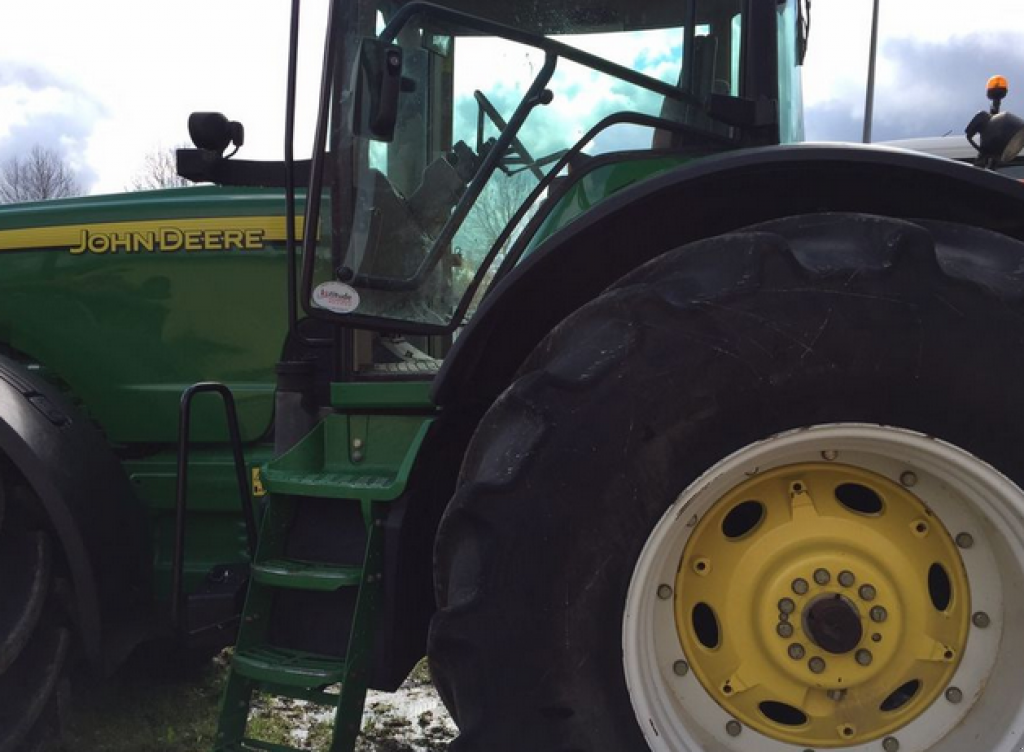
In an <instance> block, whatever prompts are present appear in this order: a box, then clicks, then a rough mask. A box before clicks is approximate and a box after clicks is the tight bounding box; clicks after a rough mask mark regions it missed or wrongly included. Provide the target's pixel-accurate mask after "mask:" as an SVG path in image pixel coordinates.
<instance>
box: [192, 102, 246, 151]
mask: <svg viewBox="0 0 1024 752" xmlns="http://www.w3.org/2000/svg"><path fill="white" fill-rule="evenodd" d="M188 135H189V136H190V137H191V138H192V143H194V144H195V145H196V146H197V147H198V148H200V149H203V150H205V151H212V152H215V153H216V154H223V153H224V150H225V149H227V148H228V147H229V146H231V145H232V144H233V145H234V146H235V151H238V147H240V146H241V145H242V144H244V143H245V128H244V127H243V126H242V124H241V123H239V122H238V121H236V120H228V119H227V118H226V117H224V115H222V114H221V113H219V112H193V113H192V114H191V115H189V116H188Z"/></svg>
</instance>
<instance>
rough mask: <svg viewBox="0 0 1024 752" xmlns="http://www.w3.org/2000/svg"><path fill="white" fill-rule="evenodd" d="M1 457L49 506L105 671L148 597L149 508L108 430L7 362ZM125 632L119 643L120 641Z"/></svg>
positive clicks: (0, 399) (0, 366)
mask: <svg viewBox="0 0 1024 752" xmlns="http://www.w3.org/2000/svg"><path fill="white" fill-rule="evenodd" d="M0 452H2V453H3V455H4V456H6V458H7V459H8V460H10V462H11V463H12V464H13V465H14V466H15V467H16V468H17V470H18V471H19V472H20V473H21V474H22V476H23V477H24V479H25V481H26V482H27V483H28V484H29V485H30V486H31V487H32V490H33V491H35V493H36V495H37V496H38V498H39V500H40V504H41V506H42V508H43V509H42V511H43V513H44V514H45V517H46V520H47V522H48V523H49V525H50V526H51V527H52V530H53V533H54V534H55V535H56V537H57V539H58V541H59V542H60V545H61V549H62V553H63V556H64V560H65V562H66V565H67V571H68V574H69V576H70V578H71V581H72V584H73V586H74V606H75V609H74V612H75V615H76V626H77V629H78V633H79V636H80V637H81V642H82V645H83V647H84V649H85V653H86V656H87V657H88V658H89V660H90V662H92V663H93V664H94V665H96V666H97V667H99V668H101V669H103V670H106V669H108V668H110V666H109V664H110V663H111V661H112V660H113V658H112V654H113V653H114V652H115V651H116V652H117V653H118V654H120V653H122V652H123V651H125V650H127V649H128V647H130V646H125V645H119V644H115V643H116V642H117V641H118V640H120V641H124V639H126V637H127V632H126V630H128V629H129V627H130V625H133V624H139V623H140V622H141V621H142V620H141V618H140V617H141V616H142V615H143V614H142V613H140V611H139V608H140V606H143V605H144V604H145V603H147V601H148V594H149V593H148V589H149V581H150V571H149V570H150V567H149V563H148V558H147V556H146V548H147V543H146V538H145V536H144V535H143V532H144V517H143V514H142V509H141V506H140V504H139V503H138V501H137V500H136V497H135V494H134V492H133V491H132V487H131V483H130V481H129V479H128V477H127V475H126V474H125V472H124V469H123V467H122V466H121V463H120V462H119V461H118V459H117V458H116V457H115V455H114V453H113V451H112V450H111V449H110V447H109V445H108V444H107V442H106V440H105V439H104V437H103V436H102V434H101V433H100V432H99V430H98V429H97V428H96V427H95V426H94V425H93V424H92V423H91V422H90V421H89V420H88V419H87V418H85V417H84V416H83V415H82V414H81V412H80V411H79V410H76V409H75V408H74V407H73V406H72V405H70V404H69V403H68V402H67V400H66V399H65V398H64V397H63V396H62V395H61V393H60V392H59V391H58V390H57V389H55V388H54V387H53V386H51V385H49V384H47V383H45V382H44V381H43V380H42V379H40V378H38V377H37V376H35V375H33V374H31V373H30V372H29V371H28V370H27V369H26V368H25V367H23V366H22V365H20V364H19V363H17V362H16V361H13V360H11V359H9V358H6V357H2V356H0ZM115 635H116V637H115Z"/></svg>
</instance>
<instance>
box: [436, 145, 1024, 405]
mask: <svg viewBox="0 0 1024 752" xmlns="http://www.w3.org/2000/svg"><path fill="white" fill-rule="evenodd" d="M581 176H582V174H581V173H576V174H574V175H573V179H579V178H580V177H581ZM550 203H554V202H550ZM821 212H857V213H865V214H876V215H882V216H888V217H897V218H919V219H938V220H944V221H949V222H958V223H962V224H966V225H972V226H974V227H982V228H987V229H990V230H994V231H996V232H1001V233H1003V234H1005V235H1009V236H1011V237H1015V238H1024V185H1021V184H1020V183H1018V182H1017V181H1014V180H1010V179H1007V178H1006V177H1003V176H1000V175H997V174H995V173H991V172H987V171H984V170H981V169H978V168H976V167H972V166H969V165H964V164H960V163H957V162H953V161H950V160H948V159H943V158H940V157H934V156H929V155H924V154H918V153H914V152H909V151H904V150H900V149H893V148H887V147H873V146H871V147H869V146H859V145H838V144H835V145H813V144H807V145H798V146H773V147H765V148H760V149H750V150H746V151H737V152H731V153H728V154H722V155H718V156H714V157H707V158H705V159H701V160H698V161H694V162H692V163H689V164H687V165H684V166H681V167H679V168H676V169H674V170H672V171H670V172H666V173H663V174H661V175H659V176H657V177H654V178H650V179H648V180H646V181H643V182H641V183H637V184H635V185H633V186H630V187H628V188H626V189H624V190H622V191H620V192H619V193H617V194H615V195H614V196H611V197H610V198H607V199H605V200H604V201H602V202H601V203H599V204H598V205H597V206H596V207H595V208H593V209H591V210H590V211H589V212H588V213H586V214H584V215H582V216H581V217H580V218H579V219H577V220H575V221H573V222H572V223H570V224H569V225H567V226H566V227H563V228H562V229H560V230H559V231H558V232H556V233H554V234H553V235H552V236H551V237H549V238H547V239H545V240H544V241H543V243H541V244H540V245H539V246H538V247H537V248H536V249H534V250H533V251H532V252H530V253H529V255H527V256H526V257H525V258H524V259H523V260H522V261H520V262H519V263H518V265H517V266H516V267H515V268H513V269H511V270H510V271H507V272H506V273H504V274H503V275H502V276H501V278H500V280H499V281H498V282H497V283H496V284H495V286H494V287H493V288H492V289H491V290H490V291H489V292H488V294H487V295H486V296H485V298H484V300H483V302H482V304H481V305H480V307H479V309H478V310H477V313H476V315H475V316H474V318H473V319H472V320H471V321H470V322H469V324H468V325H467V326H466V328H465V330H464V331H463V332H462V333H461V334H460V335H459V337H458V339H457V340H456V341H455V344H454V346H453V348H452V350H451V351H450V352H449V354H448V356H447V357H446V358H445V361H444V365H443V367H442V369H441V371H440V373H439V374H438V378H437V380H436V381H435V383H434V387H433V393H432V396H433V399H434V401H435V402H436V403H437V404H438V405H441V406H445V405H456V404H457V405H460V406H468V405H475V406H477V407H480V406H486V405H487V404H490V402H492V401H493V400H494V399H495V398H496V397H497V395H498V394H500V393H501V391H502V390H504V388H505V387H506V386H507V385H508V384H509V383H511V381H512V379H513V377H514V374H515V373H516V370H517V369H518V368H519V365H520V364H521V363H522V362H523V361H524V360H525V358H526V356H527V355H528V354H529V353H530V352H531V351H532V350H533V348H534V347H535V346H536V344H537V343H538V342H540V340H541V339H542V338H543V337H544V336H545V335H546V334H547V333H548V332H549V331H551V330H552V329H553V328H554V327H555V326H556V325H557V324H558V323H559V322H560V321H562V320H563V319H565V318H566V316H568V315H569V314H570V313H572V312H573V311H575V310H576V309H577V308H579V307H580V306H582V305H584V304H585V303H587V302H588V301H590V300H592V299H594V298H595V297H597V296H598V295H599V294H600V293H601V291H603V290H604V289H605V288H606V287H608V286H609V285H611V284H612V283H613V282H615V281H616V280H617V279H619V278H620V277H622V276H623V275H624V274H626V273H628V272H629V271H631V270H633V269H635V268H636V267H638V266H640V265H641V264H643V263H645V262H647V261H649V260H650V259H652V258H654V257H656V256H659V255H661V254H662V253H664V252H666V251H669V250H671V249H673V248H676V247H678V246H681V245H683V244H685V243H690V242H693V241H695V240H700V239H703V238H707V237H712V236H715V235H720V234H722V233H726V232H730V231H733V230H736V229H739V228H741V227H746V226H748V225H753V224H757V223H760V222H766V221H769V220H773V219H780V218H782V217H787V216H794V215H798V214H814V213H821ZM544 216H545V212H543V211H542V212H539V213H538V216H537V217H535V218H534V220H533V221H532V223H531V225H530V227H528V228H527V229H526V231H524V232H523V234H522V236H521V237H520V238H519V240H518V241H517V247H516V248H513V249H512V250H511V252H510V254H509V255H510V257H512V258H514V257H515V255H516V254H517V252H518V251H519V250H520V248H521V247H525V246H526V245H527V244H528V243H529V242H530V238H531V237H532V234H533V232H534V231H535V230H536V228H537V227H539V226H540V222H541V221H543V219H544Z"/></svg>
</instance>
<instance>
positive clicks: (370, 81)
mask: <svg viewBox="0 0 1024 752" xmlns="http://www.w3.org/2000/svg"><path fill="white" fill-rule="evenodd" d="M402 59H403V55H402V48H401V47H399V46H398V45H394V44H388V43H386V42H382V41H381V40H379V39H369V38H368V39H364V40H363V41H362V44H361V45H360V48H359V66H358V70H357V73H356V75H357V80H356V88H355V95H356V96H355V111H354V113H353V118H354V122H353V131H354V132H355V133H356V135H358V136H363V137H365V138H371V139H373V140H375V141H386V142H390V141H391V140H393V139H394V137H395V124H396V122H397V120H398V97H399V95H400V94H401V92H402V91H403V82H402Z"/></svg>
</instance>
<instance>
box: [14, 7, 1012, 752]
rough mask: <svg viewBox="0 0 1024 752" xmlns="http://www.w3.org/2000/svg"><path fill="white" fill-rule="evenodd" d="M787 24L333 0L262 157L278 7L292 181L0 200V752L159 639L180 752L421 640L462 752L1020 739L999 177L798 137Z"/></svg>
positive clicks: (953, 745)
mask: <svg viewBox="0 0 1024 752" xmlns="http://www.w3.org/2000/svg"><path fill="white" fill-rule="evenodd" d="M808 5H809V3H806V2H798V1H797V0H780V1H776V0H672V1H671V2H670V1H668V0H645V1H644V2H639V1H638V0H602V2H591V1H589V0H588V1H587V2H583V1H582V0H581V1H578V2H567V1H565V0H549V2H545V3H535V2H523V1H521V0H503V2H494V1H493V0H477V1H475V2H469V0H451V1H450V2H445V3H443V4H440V5H431V4H425V3H419V2H409V3H406V2H402V1H401V0H381V1H380V2H377V1H376V0H332V2H331V4H330V18H329V21H328V25H327V35H326V44H325V47H324V52H323V73H322V84H321V89H320V97H319V116H318V118H317V121H316V131H315V134H314V139H313V141H314V144H313V149H312V158H311V159H310V160H305V161H300V160H296V159H295V158H294V157H293V142H294V140H295V136H294V131H295V129H294V122H295V101H296V97H295V91H296V85H297V83H296V82H297V72H296V67H295V60H296V59H297V54H296V49H297V44H298V31H297V30H298V28H299V25H298V12H299V3H298V0H294V2H293V19H292V25H291V29H292V55H291V56H290V60H291V65H290V75H289V90H288V94H289V96H288V107H287V113H286V131H287V133H288V139H287V143H286V148H285V159H284V160H283V161H282V162H278V163H257V162H247V161H241V160H238V159H236V158H234V157H233V156H232V154H233V152H232V153H229V154H228V155H225V152H226V151H227V150H228V149H229V148H230V147H231V146H232V144H234V145H235V146H238V145H240V143H241V141H242V138H243V131H242V127H241V125H239V124H237V123H233V122H232V121H230V120H229V119H227V118H225V117H223V116H221V115H218V114H215V113H197V114H196V115H194V116H193V117H192V119H191V121H190V127H191V130H192V134H193V138H194V140H195V142H196V148H195V149H187V150H183V151H181V152H180V153H179V155H178V160H179V171H180V172H181V174H183V175H185V176H187V177H189V178H192V179H194V180H196V181H204V182H212V183H214V184H215V185H213V186H208V187H199V188H193V189H180V190H169V191H161V192H153V193H147V194H133V195H130V196H118V197H110V196H107V197H95V198H85V199H77V200H70V201H58V202H50V203H41V204H31V205H25V206H20V207H8V208H4V209H3V211H2V212H0V251H2V252H0V292H2V294H0V343H2V344H0V346H2V348H3V357H2V359H0V449H2V459H0V474H2V478H3V485H2V491H3V493H2V494H0V510H2V515H0V751H2V752H11V750H18V751H19V752H21V751H23V750H42V749H46V748H48V746H49V745H52V744H54V743H57V742H58V741H59V728H60V723H59V720H60V715H61V712H62V709H63V707H64V706H65V692H66V673H67V667H68V666H69V665H70V663H71V661H72V660H73V659H78V658H81V659H85V660H88V661H90V662H91V663H92V664H93V665H94V666H96V667H97V668H98V669H101V670H103V669H109V668H111V667H113V666H116V665H117V663H118V662H119V660H120V659H121V658H122V657H123V656H124V655H125V654H126V653H127V652H128V651H129V650H130V649H131V648H132V647H133V646H135V645H137V644H139V643H140V642H142V641H146V640H153V639H157V638H171V639H173V640H175V641H176V642H177V643H179V644H180V645H181V646H182V647H185V648H190V649H192V650H207V651H209V650H214V649H216V648H217V647H219V646H222V645H225V644H228V643H231V642H235V643H236V645H235V650H234V653H233V659H232V664H231V670H230V675H229V678H228V681H227V686H226V688H225V696H224V703H223V707H222V711H221V716H220V724H219V728H218V734H217V740H216V743H215V744H216V750H217V751H218V752H238V751H240V750H286V749H287V748H285V747H282V746H281V745H279V744H278V745H275V744H271V743H269V742H267V741H261V740H260V739H258V738H255V736H254V733H255V732H254V731H253V730H252V729H251V728H249V727H248V726H249V724H248V723H247V721H248V718H249V715H250V705H251V703H252V701H253V699H254V697H255V696H256V695H257V694H263V695H266V694H270V695H281V696H286V697H293V698H300V699H305V700H309V701H311V702H314V703H318V704H323V705H326V706H328V707H330V708H334V718H335V723H334V736H333V740H332V742H331V747H330V749H331V750H332V752H344V751H348V750H351V749H352V747H353V744H354V740H355V737H356V735H357V732H358V729H359V722H360V716H361V711H362V704H363V700H364V695H365V692H366V689H367V687H376V688H380V689H394V688H395V687H397V686H398V685H399V684H400V683H401V681H402V679H403V678H404V677H405V675H406V674H407V673H408V671H409V669H410V667H412V666H413V665H414V664H415V663H416V662H417V661H418V660H419V659H420V658H421V657H422V656H423V655H424V653H427V654H428V656H429V659H430V666H431V669H432V672H433V676H434V678H435V681H436V683H437V685H438V688H439V690H440V692H441V695H442V697H443V699H444V701H445V703H446V704H447V706H448V707H449V709H450V710H451V712H452V714H453V716H454V718H455V720H456V721H457V723H458V725H459V728H460V736H459V738H458V740H456V741H455V742H454V743H453V744H452V750H453V752H455V751H456V750H457V751H458V752H641V751H644V750H646V751H647V752H744V751H748V750H757V751H758V752H801V751H806V750H825V749H843V750H859V751H861V750H862V751H866V750H882V751H884V752H895V751H896V750H901V751H902V752H964V751H965V750H980V751H981V750H983V751H986V752H1011V750H1020V749H1021V741H1020V740H1021V738H1022V736H1024V649H1021V648H1020V643H1021V641H1020V639H1019V635H1018V634H1016V632H1015V630H1018V629H1019V627H1020V624H1021V623H1024V597H1022V592H1024V492H1022V490H1021V484H1022V483H1024V391H1022V390H1021V388H1020V386H1019V381H1020V375H1021V373H1024V186H1021V185H1020V184H1019V183H1017V182H1016V181H1013V180H1011V179H1008V178H1006V177H1004V176H1000V175H998V174H996V173H994V172H992V171H989V170H986V169H979V168H978V167H974V166H970V165H964V164H959V163H955V162H952V161H947V160H942V159H939V158H936V157H928V156H923V155H916V154H912V153H909V152H901V151H897V150H892V149H879V148H867V147H854V146H839V145H792V143H793V142H796V141H799V140H800V139H801V109H800V85H799V66H800V64H801V63H802V60H803V54H804V51H805V49H806V45H807V30H808V16H807V13H808V10H809V9H808V7H807V6H808ZM1004 95H1005V86H1003V88H1002V89H1000V87H999V86H995V87H994V88H993V90H992V96H993V97H994V98H995V100H1000V99H1001V98H1002V96H1004ZM995 109H996V110H997V111H996V112H990V113H987V116H986V117H979V118H976V119H975V121H974V122H972V124H971V126H970V130H971V137H972V139H974V141H975V143H976V144H977V146H978V147H979V149H980V150H981V162H982V163H983V164H984V166H986V167H991V166H994V165H995V164H996V163H997V162H999V161H1002V160H1007V159H1012V158H1013V156H1014V154H1015V152H1016V151H1019V150H1020V147H1021V145H1022V143H1024V122H1022V121H1020V120H1019V119H1017V118H1015V117H1014V116H1012V115H1010V114H1009V113H1001V112H998V108H995ZM782 144H785V145H782Z"/></svg>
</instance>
